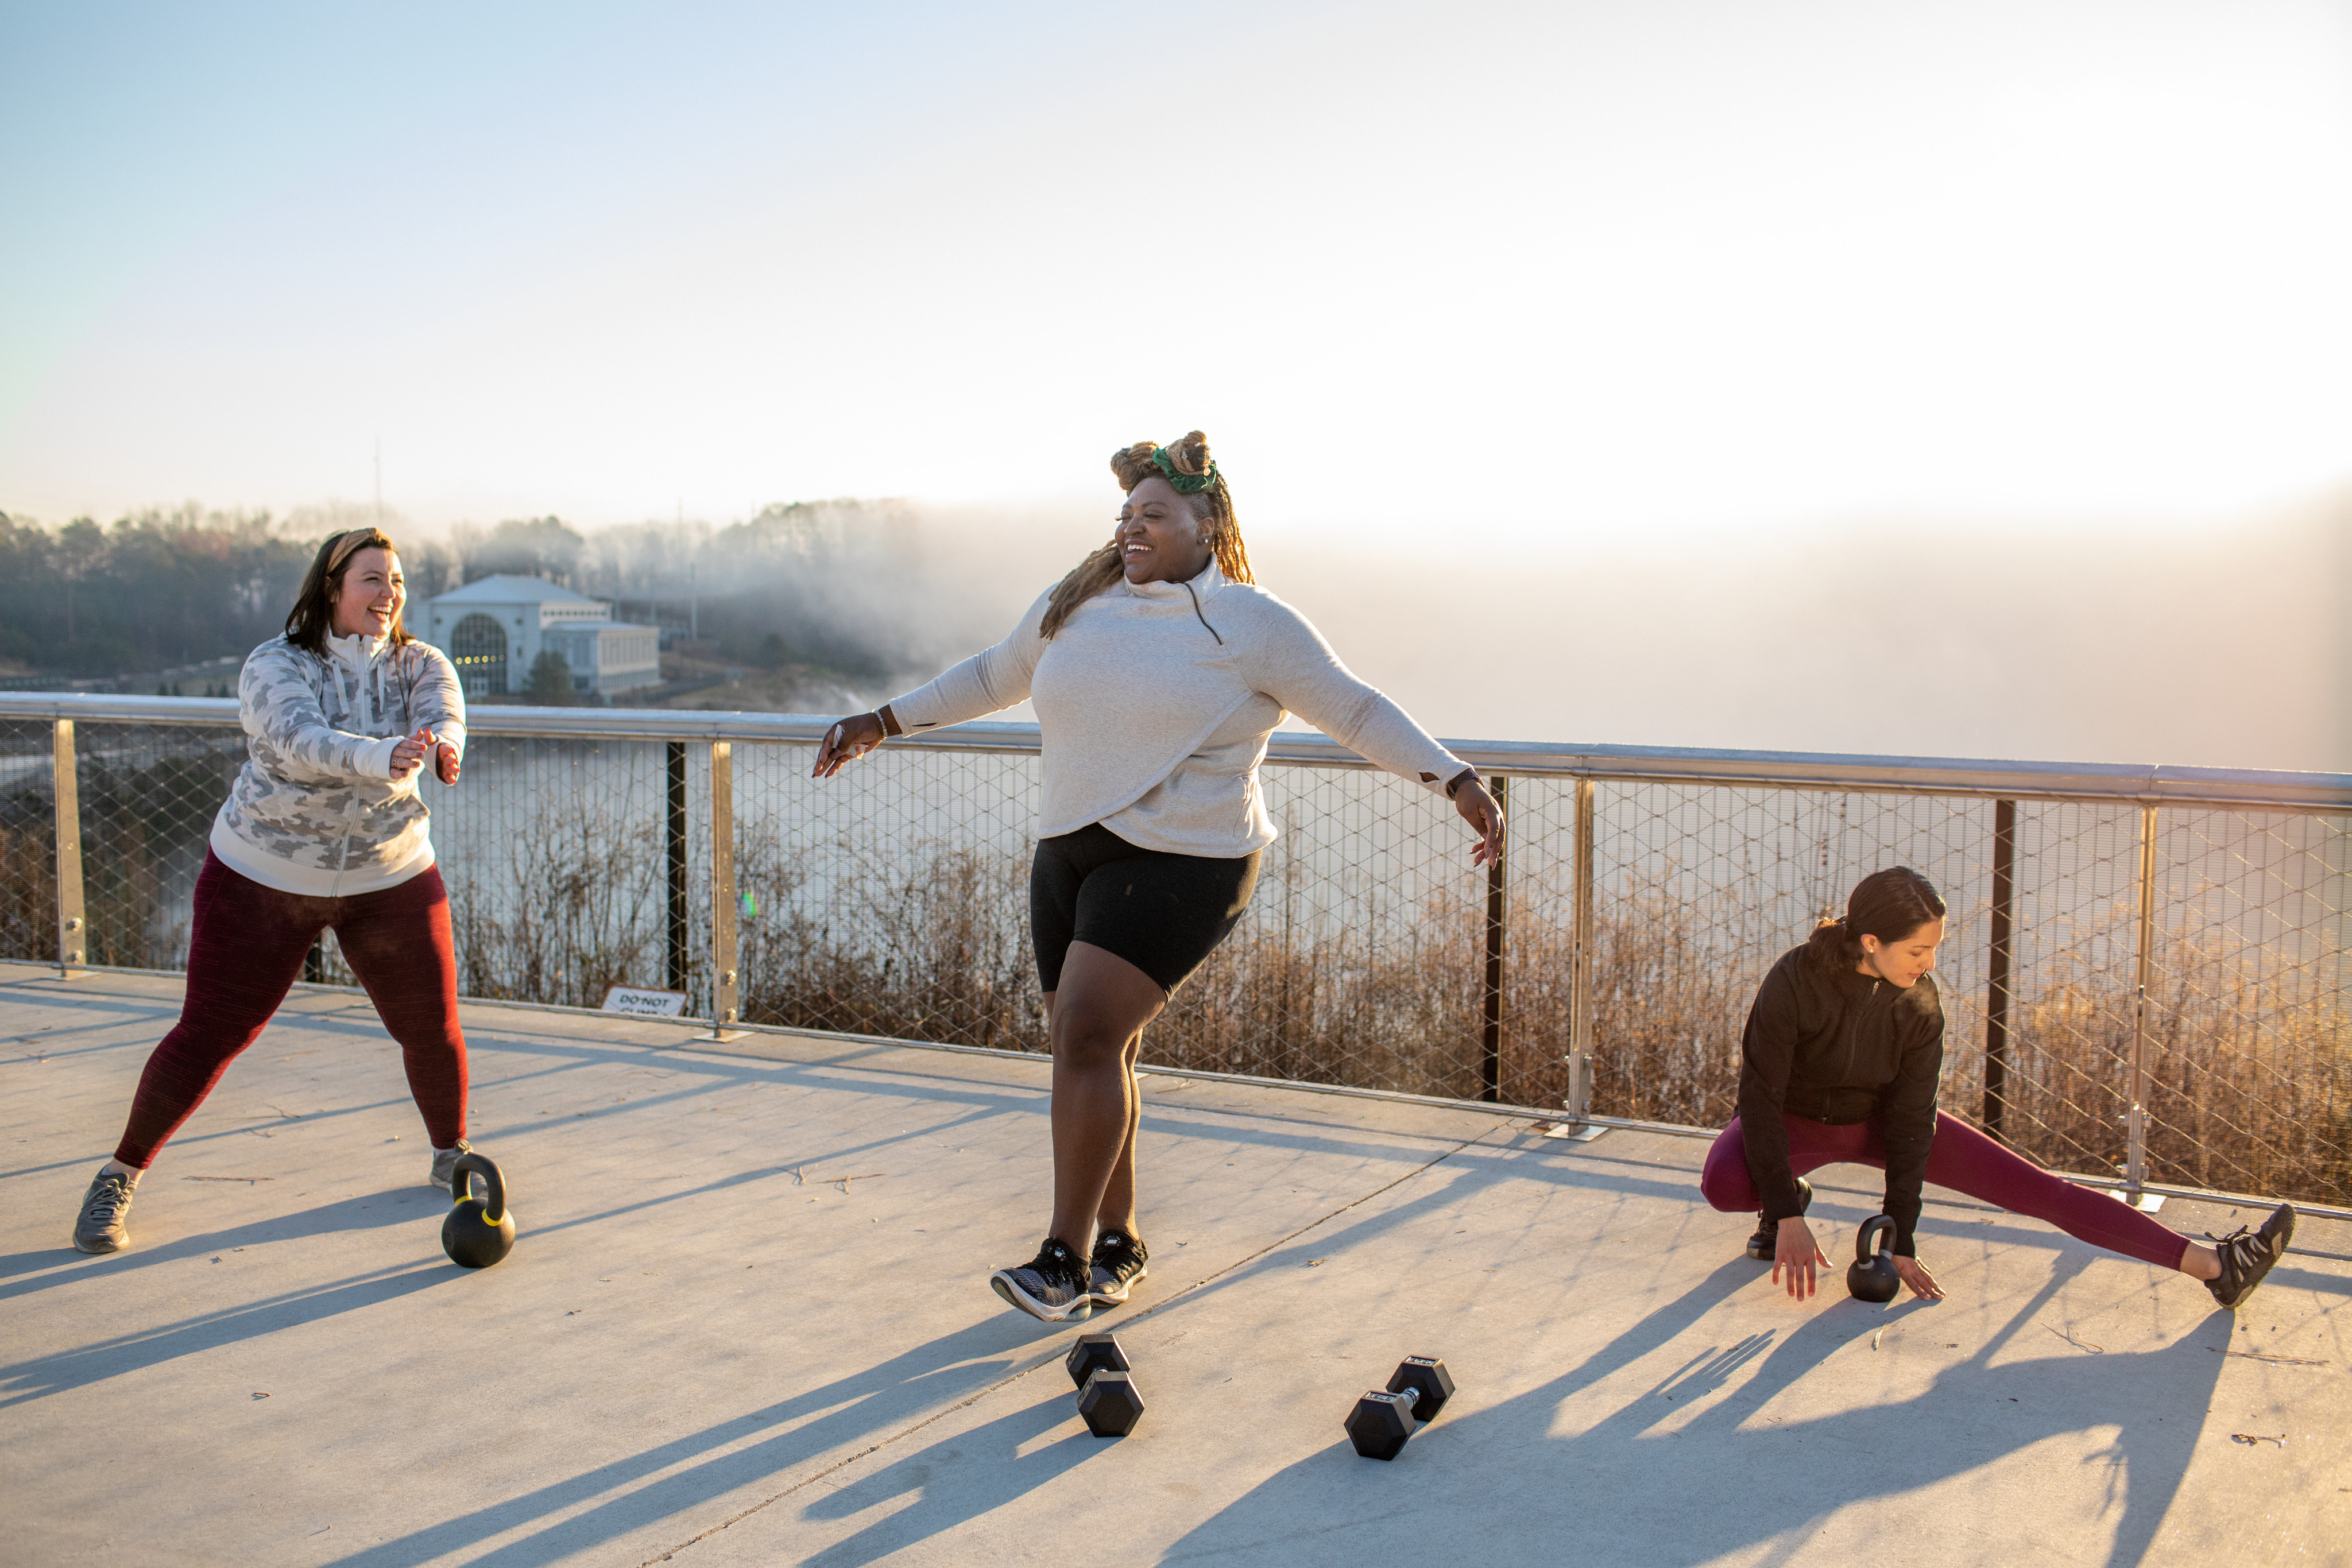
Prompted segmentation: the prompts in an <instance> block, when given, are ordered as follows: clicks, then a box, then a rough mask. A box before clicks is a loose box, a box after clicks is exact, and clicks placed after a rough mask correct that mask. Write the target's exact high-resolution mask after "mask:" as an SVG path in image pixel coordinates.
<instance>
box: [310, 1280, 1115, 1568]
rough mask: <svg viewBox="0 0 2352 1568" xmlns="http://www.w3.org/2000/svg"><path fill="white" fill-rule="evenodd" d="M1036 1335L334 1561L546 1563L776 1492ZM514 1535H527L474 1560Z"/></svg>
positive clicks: (987, 1379) (905, 1369)
mask: <svg viewBox="0 0 2352 1568" xmlns="http://www.w3.org/2000/svg"><path fill="white" fill-rule="evenodd" d="M1036 1328H1037V1324H1035V1323H1034V1322H1031V1321H1030V1320H1029V1319H1027V1318H1021V1317H1018V1316H1017V1314H1010V1313H1008V1314H1005V1315H1004V1316H1000V1317H992V1318H990V1319H989V1320H988V1321H986V1322H979V1323H974V1324H972V1325H971V1326H970V1327H967V1328H963V1329H959V1330H957V1331H956V1332H955V1333H950V1334H943V1335H941V1336H940V1337H939V1338H937V1339H934V1340H931V1341H929V1343H924V1344H921V1345H918V1346H916V1347H915V1348H914V1349H912V1350H908V1351H904V1352H901V1353H900V1354H898V1355H896V1356H893V1357H892V1358H891V1359H889V1360H888V1361H886V1362H882V1363H879V1364H876V1365H873V1366H870V1367H869V1366H861V1367H859V1368H857V1369H856V1370H855V1371H853V1372H851V1373H850V1374H849V1375H845V1376H843V1377H840V1378H836V1379H835V1380H834V1381H833V1382H831V1383H827V1384H824V1385H821V1386H819V1387H815V1388H811V1389H809V1390H807V1391H806V1392H805V1393H802V1394H796V1395H794V1396H792V1397H791V1398H789V1399H783V1400H780V1401H778V1402H777V1403H775V1404H773V1405H771V1406H767V1407H766V1408H764V1409H761V1410H754V1411H751V1412H750V1413H749V1414H747V1415H744V1416H738V1417H736V1418H734V1419H732V1420H729V1421H724V1422H721V1423H719V1425H717V1426H715V1427H705V1428H703V1429H702V1430H701V1431H698V1432H694V1433H689V1434H688V1435H687V1436H685V1437H678V1438H677V1439H675V1440H673V1441H670V1442H667V1443H662V1444H659V1445H656V1447H654V1448H647V1449H645V1450H644V1451H642V1452H640V1453H636V1454H632V1455H630V1456H629V1457H627V1458H623V1459H616V1460H614V1461H613V1462H612V1463H610V1464H605V1465H600V1466H598V1467H597V1468H596V1469H593V1470H587V1471H584V1472H583V1473H582V1474H579V1475H576V1476H572V1477H568V1478H566V1479H562V1480H560V1481H556V1482H553V1483H551V1484H550V1485H548V1486H544V1487H541V1488H539V1489H538V1490H534V1491H530V1492H526V1493H524V1494H523V1495H521V1496H520V1497H517V1498H512V1499H509V1500H507V1501H505V1502H500V1503H496V1504H493V1505H492V1506H490V1507H488V1508H484V1509H478V1510H476V1511H474V1512H472V1513H468V1514H463V1515H460V1516H459V1517H457V1518H456V1519H451V1520H447V1521H443V1522H441V1523H438V1524H434V1525H430V1526H427V1527H426V1528H425V1529H423V1530H419V1531H413V1532H411V1533H409V1534H407V1535H403V1536H397V1537H394V1539H392V1540H389V1541H384V1542H379V1543H378V1544H376V1545H373V1546H371V1547H369V1548H367V1549H366V1550H364V1551H361V1552H352V1554H351V1555H349V1556H347V1557H341V1558H337V1559H335V1560H334V1561H335V1562H336V1563H338V1564H340V1565H346V1568H407V1565H408V1564H410V1563H424V1562H431V1561H436V1560H437V1559H439V1558H441V1557H443V1556H444V1555H446V1554H450V1553H457V1552H469V1553H471V1554H470V1555H467V1557H466V1561H467V1563H472V1564H475V1565H477V1568H480V1565H483V1564H507V1565H513V1564H520V1563H549V1562H553V1561H556V1560H557V1559H560V1558H562V1557H564V1556H566V1555H567V1554H569V1553H572V1552H584V1551H587V1550H589V1549H591V1548H593V1547H596V1546H599V1545H602V1544H603V1543H604V1542H608V1541H611V1540H613V1539H614V1538H615V1537H617V1536H621V1535H625V1534H627V1533H629V1532H630V1531H636V1530H642V1529H644V1528H646V1526H647V1525H650V1524H653V1523H655V1522H656V1521H661V1520H664V1519H678V1518H680V1517H681V1516H683V1517H688V1518H690V1517H692V1515H693V1512H694V1511H696V1510H698V1509H704V1508H707V1507H708V1506H709V1504H710V1503H712V1502H714V1501H716V1500H719V1499H721V1498H724V1497H726V1496H727V1495H728V1494H729V1493H730V1492H735V1491H738V1490H740V1489H742V1488H745V1487H750V1486H755V1485H757V1484H759V1483H761V1482H767V1483H770V1484H771V1485H773V1484H774V1483H775V1480H776V1478H778V1477H779V1476H780V1475H781V1474H782V1472H783V1471H786V1470H788V1469H792V1468H793V1466H795V1465H800V1464H804V1463H806V1462H807V1461H808V1460H810V1459H813V1458H817V1457H819V1456H821V1455H824V1454H826V1453H829V1452H831V1451H833V1450H834V1449H835V1448H840V1447H842V1446H844V1445H846V1444H853V1443H856V1442H860V1441H863V1440H866V1439H871V1438H876V1437H882V1436H885V1435H887V1434H890V1433H894V1432H896V1431H898V1430H899V1429H900V1428H901V1427H905V1426H907V1425H908V1424H910V1423H912V1422H914V1421H917V1420H919V1419H920V1418H921V1417H922V1416H923V1415H924V1414H925V1413H926V1412H927V1411H929V1410H931V1409H933V1408H935V1407H937V1406H940V1405H941V1404H943V1403H952V1402H954V1401H957V1400H960V1399H964V1398H967V1397H969V1396H972V1395H975V1394H978V1393H979V1392H981V1391H982V1389H985V1388H987V1387H989V1386H990V1385H992V1384H995V1383H998V1382H1001V1381H1003V1379H1004V1378H1006V1377H1007V1376H1010V1375H1012V1374H1013V1371H1014V1370H1015V1368H1016V1366H1017V1365H1018V1364H1019V1362H1020V1361H1021V1360H1022V1359H1023V1358H1024V1354H1023V1353H1024V1351H1026V1350H1028V1349H1029V1348H1030V1345H1031V1342H1033V1341H1034V1339H1035V1338H1036V1334H1035V1333H1034V1331H1035V1329H1036ZM1056 1407H1057V1408H1066V1406H1056ZM1023 1419H1027V1420H1031V1421H1035V1422H1038V1423H1041V1425H1039V1426H1038V1427H1036V1428H1035V1429H1038V1430H1042V1429H1043V1427H1044V1426H1045V1425H1050V1424H1051V1423H1050V1422H1047V1421H1045V1417H1044V1416H1040V1415H1037V1414H1036V1413H1034V1412H1024V1413H1023V1415H1022V1416H1015V1417H1010V1418H1008V1420H1009V1421H1010V1422H1012V1423H1013V1426H1015V1427H1017V1426H1018V1424H1019V1422H1020V1421H1021V1420H1023ZM780 1428H781V1429H780ZM1088 1440H1089V1441H1091V1440H1092V1439H1091V1438H1089V1439H1088ZM681 1467H682V1468H681ZM665 1472H667V1473H665ZM648 1478H651V1479H648ZM813 1479H815V1478H814V1477H806V1478H803V1480H802V1481H801V1482H800V1483H799V1484H802V1485H805V1484H806V1483H807V1481H809V1480H813ZM1040 1479H1042V1474H1041V1477H1040ZM638 1483H643V1484H638ZM781 1490H792V1489H791V1488H783V1489H781ZM768 1500H773V1497H771V1498H770V1499H768ZM1001 1500H1002V1499H999V1501H1001ZM746 1506H747V1507H750V1506H757V1503H754V1502H751V1501H749V1500H747V1501H746ZM572 1509H580V1510H581V1511H580V1512H577V1513H571V1512H569V1511H570V1510H572ZM558 1515H563V1516H564V1517H561V1518H558V1517H556V1516H558ZM687 1528H688V1529H690V1528H691V1526H688V1527H687ZM513 1531H527V1532H528V1533H525V1534H523V1535H521V1536H520V1537H518V1538H516V1539H514V1540H510V1541H506V1542H501V1543H500V1544H499V1545H497V1546H495V1547H492V1548H491V1549H490V1550H488V1551H487V1552H484V1551H481V1550H479V1549H480V1547H481V1546H482V1545H483V1544H484V1543H486V1542H491V1541H493V1540H496V1539H497V1538H498V1537H499V1536H503V1535H509V1534H510V1533H512V1532H513Z"/></svg>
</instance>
